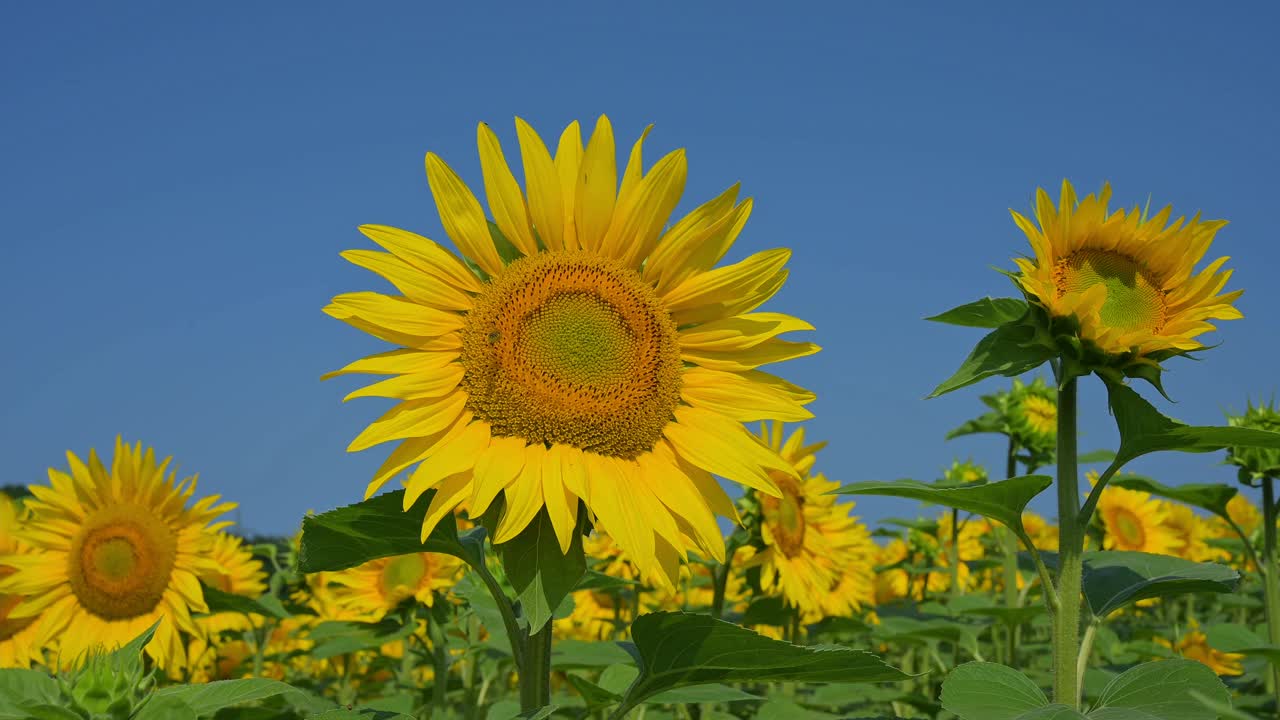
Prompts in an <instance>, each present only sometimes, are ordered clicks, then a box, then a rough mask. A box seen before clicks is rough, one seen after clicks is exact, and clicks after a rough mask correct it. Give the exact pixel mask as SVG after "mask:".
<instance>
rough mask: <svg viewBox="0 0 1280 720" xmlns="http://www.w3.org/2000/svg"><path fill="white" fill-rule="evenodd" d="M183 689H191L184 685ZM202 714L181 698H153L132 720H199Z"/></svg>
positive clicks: (158, 696)
mask: <svg viewBox="0 0 1280 720" xmlns="http://www.w3.org/2000/svg"><path fill="white" fill-rule="evenodd" d="M183 687H191V686H190V685H184V686H183ZM199 716H200V713H198V712H196V710H195V708H193V707H191V706H190V705H188V704H187V703H185V702H183V701H182V699H181V698H177V697H172V696H160V695H159V693H157V697H152V698H151V699H150V700H148V701H147V704H146V705H143V706H142V710H140V711H138V714H137V715H134V716H133V719H132V720H197V718H198V717H199Z"/></svg>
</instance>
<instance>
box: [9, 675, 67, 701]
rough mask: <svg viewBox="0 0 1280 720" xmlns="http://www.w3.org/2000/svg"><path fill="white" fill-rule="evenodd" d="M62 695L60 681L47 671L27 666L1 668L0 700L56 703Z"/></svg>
mask: <svg viewBox="0 0 1280 720" xmlns="http://www.w3.org/2000/svg"><path fill="white" fill-rule="evenodd" d="M60 696H61V693H60V692H59V690H58V681H57V680H54V679H53V677H51V676H50V675H49V674H48V673H46V672H42V671H39V670H27V669H25V668H4V669H0V700H7V701H9V702H11V703H13V704H15V705H29V704H33V703H54V702H57V701H58V698H59V697H60Z"/></svg>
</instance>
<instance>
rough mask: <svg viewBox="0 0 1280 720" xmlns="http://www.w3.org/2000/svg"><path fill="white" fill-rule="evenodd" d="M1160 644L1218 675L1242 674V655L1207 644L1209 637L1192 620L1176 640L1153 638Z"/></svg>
mask: <svg viewBox="0 0 1280 720" xmlns="http://www.w3.org/2000/svg"><path fill="white" fill-rule="evenodd" d="M1155 640H1156V642H1157V643H1158V644H1160V645H1163V646H1165V647H1167V648H1169V649H1170V650H1173V651H1174V652H1176V653H1178V654H1179V655H1181V656H1182V657H1184V658H1187V659H1188V660H1195V661H1197V662H1200V663H1203V664H1205V665H1207V666H1208V667H1209V669H1210V670H1212V671H1214V672H1215V673H1217V674H1219V675H1243V674H1244V666H1243V665H1242V662H1243V661H1244V656H1243V655H1241V654H1239V653H1229V652H1222V651H1221V650H1218V649H1216V648H1214V647H1213V646H1212V645H1210V644H1209V638H1208V637H1206V636H1205V634H1204V633H1203V632H1201V631H1200V625H1199V624H1198V623H1197V622H1196V621H1195V620H1192V621H1191V622H1190V627H1189V628H1188V630H1187V632H1186V633H1184V634H1183V635H1182V637H1181V638H1179V639H1178V642H1176V643H1172V642H1169V641H1168V640H1166V639H1164V638H1161V637H1158V638H1156V639H1155Z"/></svg>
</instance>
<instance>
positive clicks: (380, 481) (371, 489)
mask: <svg viewBox="0 0 1280 720" xmlns="http://www.w3.org/2000/svg"><path fill="white" fill-rule="evenodd" d="M472 418H473V415H472V414H471V411H470V410H464V411H463V413H462V415H460V416H459V417H458V419H457V420H455V421H454V422H453V424H452V425H450V426H449V427H448V428H447V429H445V430H443V431H441V432H438V433H435V434H433V435H430V436H426V437H420V438H409V439H408V440H405V441H404V442H402V443H400V445H398V446H397V447H396V449H395V450H392V451H391V454H390V455H388V456H387V459H386V460H385V461H383V463H382V466H381V467H379V468H378V471H377V472H375V473H374V474H373V479H372V480H370V481H369V485H368V487H367V488H366V489H365V492H364V499H365V500H368V499H369V498H371V497H373V494H374V493H376V492H378V490H379V489H381V488H382V486H383V485H385V484H386V483H387V481H388V480H390V479H391V478H392V477H394V476H395V474H396V473H398V472H400V471H401V470H404V469H405V468H407V467H409V466H410V465H412V464H414V463H416V462H421V461H423V460H426V459H427V458H429V457H431V456H432V455H434V454H435V453H436V452H438V451H439V450H440V449H441V448H445V447H448V446H449V445H450V444H451V443H452V442H453V441H454V440H455V439H457V437H458V436H459V435H461V434H462V432H463V431H464V430H466V429H467V428H468V427H470V426H471V420H472Z"/></svg>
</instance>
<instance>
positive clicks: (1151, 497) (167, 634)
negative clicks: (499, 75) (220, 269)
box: [0, 116, 1280, 720]
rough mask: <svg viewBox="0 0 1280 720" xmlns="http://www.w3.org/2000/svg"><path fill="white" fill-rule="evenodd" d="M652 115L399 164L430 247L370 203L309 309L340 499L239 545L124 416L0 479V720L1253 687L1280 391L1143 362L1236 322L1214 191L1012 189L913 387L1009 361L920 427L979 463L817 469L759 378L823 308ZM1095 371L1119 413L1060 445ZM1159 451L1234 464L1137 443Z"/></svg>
mask: <svg viewBox="0 0 1280 720" xmlns="http://www.w3.org/2000/svg"><path fill="white" fill-rule="evenodd" d="M588 130H589V131H588ZM647 133H648V130H646V131H645V133H644V134H642V135H641V136H640V137H639V138H638V139H636V140H634V142H633V143H632V144H630V145H629V146H628V145H626V144H625V143H623V144H622V148H621V150H622V151H623V152H620V148H619V144H620V143H619V142H618V141H615V138H614V134H613V127H612V125H611V123H610V120H609V119H608V118H607V117H604V116H601V117H600V118H599V119H598V120H597V121H596V122H595V124H594V127H590V128H584V127H583V126H580V125H579V124H578V123H576V122H575V123H573V124H570V125H569V126H568V127H567V128H565V129H564V130H563V131H562V132H561V133H560V134H559V136H558V138H556V139H555V142H554V143H551V142H548V141H547V140H544V137H543V136H540V135H539V133H538V132H537V131H535V130H534V128H533V127H531V126H530V125H529V124H527V123H526V122H524V121H523V120H520V119H518V118H517V119H516V122H515V141H516V142H515V145H514V146H513V145H511V144H510V143H508V145H507V147H506V148H505V150H504V147H503V145H502V142H501V141H500V140H499V138H498V135H497V134H496V133H495V132H494V131H493V130H492V129H490V127H489V126H488V125H485V124H481V125H479V127H478V129H477V142H478V148H479V169H480V172H481V174H482V177H483V188H475V189H473V188H471V187H468V185H467V184H466V183H465V182H464V181H463V180H462V179H461V178H460V176H459V175H458V174H457V173H456V172H455V171H454V169H453V168H451V167H450V165H449V164H447V163H446V161H445V160H444V159H443V158H441V157H439V156H437V155H436V154H434V153H428V154H427V156H426V179H427V182H428V184H429V186H430V190H431V195H432V197H433V198H434V201H435V205H436V210H437V211H438V213H439V217H440V220H441V223H442V225H443V227H444V229H445V231H446V233H447V235H448V238H447V239H448V240H449V241H451V243H452V246H453V247H452V248H450V247H446V245H445V244H444V243H439V242H436V241H434V240H431V239H428V238H426V237H422V236H420V235H417V234H415V233H412V232H409V231H407V230H402V229H398V228H395V227H389V226H383V225H366V226H363V227H361V228H360V232H361V233H363V235H364V236H365V237H366V238H367V239H368V240H369V241H370V242H371V243H372V245H373V246H376V248H377V249H374V248H372V247H362V248H359V249H352V250H348V251H346V252H344V253H343V258H344V259H345V260H347V261H348V262H350V263H352V264H354V265H356V266H358V267H359V268H363V269H365V270H368V271H370V272H371V273H373V274H374V275H376V276H378V278H377V279H371V282H373V283H376V284H377V286H378V287H379V288H380V289H377V290H364V289H356V290H353V291H352V292H348V293H343V294H340V295H338V296H336V297H334V298H332V299H331V300H330V301H329V303H328V304H327V305H326V306H324V308H323V310H324V312H325V313H326V314H327V315H329V316H331V317H332V318H334V319H336V320H340V321H342V322H343V323H345V324H347V325H350V326H352V327H353V328H355V329H356V330H358V331H360V332H363V333H367V334H368V335H371V336H373V337H375V338H377V339H379V340H381V341H383V342H384V343H385V346H386V349H385V351H384V352H380V353H378V354H374V355H370V356H367V357H361V358H353V359H352V361H351V362H350V364H348V365H346V366H345V367H342V368H339V369H337V370H334V371H333V372H332V373H330V374H329V375H327V376H326V379H327V378H331V377H339V376H347V375H366V376H374V378H373V381H372V382H371V383H370V384H367V385H365V386H363V387H360V388H359V389H356V390H354V391H352V392H350V393H349V394H347V395H346V397H345V398H344V399H345V400H352V399H357V398H365V397H374V398H384V399H391V400H393V401H394V403H395V404H394V405H392V406H391V407H390V409H389V410H387V411H386V412H385V413H384V414H382V415H381V416H379V417H376V418H372V419H371V421H370V422H369V424H368V425H367V427H366V428H365V429H364V430H363V431H362V432H360V433H359V434H358V435H357V436H356V437H355V438H354V439H352V440H351V442H350V445H349V446H348V447H347V448H346V450H347V451H350V452H358V451H363V450H366V449H369V448H373V447H375V446H381V447H383V448H384V450H386V451H388V452H389V454H388V455H386V460H385V461H384V462H383V463H382V465H381V467H380V468H379V469H378V470H377V471H376V473H375V474H374V475H373V476H372V477H371V478H367V479H366V483H367V484H366V486H365V490H364V493H363V497H360V496H358V495H353V496H352V497H351V501H352V502H351V504H349V505H347V506H344V507H339V508H336V509H331V510H328V511H325V512H318V513H314V514H311V515H308V516H307V517H305V518H298V519H297V520H298V522H297V525H296V527H297V532H296V533H294V534H292V535H290V536H288V537H244V536H242V535H239V534H237V532H236V528H235V527H233V526H232V525H231V523H230V522H229V520H228V511H230V510H231V509H232V508H233V507H235V500H236V498H223V497H220V496H219V495H218V494H216V493H212V492H210V491H209V490H208V485H207V484H200V485H199V486H198V485H197V482H196V478H195V477H179V473H178V472H177V471H176V470H175V469H174V465H173V462H172V461H171V459H170V458H168V457H162V454H161V452H159V451H157V450H154V449H152V448H151V447H149V446H148V445H146V444H145V442H143V439H138V438H120V439H118V440H117V441H116V444H115V447H114V448H112V449H110V450H109V451H106V452H99V451H96V450H91V449H87V448H83V449H82V448H76V449H72V450H71V451H69V452H68V453H67V455H66V457H65V458H64V459H60V460H59V459H53V458H51V459H50V463H49V464H51V465H52V466H53V467H51V468H50V469H49V472H48V479H47V481H40V482H32V483H30V484H24V485H11V486H7V487H6V488H5V494H4V495H0V665H2V666H3V668H4V669H2V670H0V720H10V719H12V720H20V719H25V718H38V719H40V720H64V719H65V720H77V719H79V720H98V719H108V718H109V719H111V720H126V719H130V720H169V719H173V720H195V719H196V718H216V719H217V720H232V719H246V720H248V719H253V720H266V719H268V718H279V719H280V720H291V719H297V720H301V719H303V718H323V719H325V720H357V719H365V718H367V719H370V720H374V719H377V720H410V719H412V718H451V719H458V720H463V719H465V720H512V719H514V718H523V719H525V720H537V719H543V718H556V719H563V720H588V719H591V720H620V719H622V718H634V719H637V720H638V719H639V718H646V719H647V720H660V719H667V718H671V719H676V718H682V719H686V720H730V719H732V718H759V719H760V720H768V719H774V720H786V719H790V718H795V719H797V720H809V719H813V720H819V719H824V718H864V719H866V720H885V719H889V718H900V719H908V718H930V719H935V720H949V719H952V718H958V719H959V720H1071V719H1073V718H1075V719H1080V718H1089V719H1091V720H1249V719H1251V718H1252V719H1260V718H1276V717H1280V558H1278V557H1277V527H1278V525H1280V504H1277V498H1276V483H1277V480H1278V479H1280V409H1277V407H1276V406H1275V405H1274V404H1272V403H1269V402H1259V401H1257V400H1250V399H1248V398H1241V399H1240V401H1241V402H1243V403H1244V410H1243V411H1240V412H1238V413H1235V414H1231V415H1229V416H1228V417H1227V419H1226V421H1225V423H1224V424H1223V425H1222V426H1217V427H1204V426H1193V425H1188V424H1184V423H1182V422H1179V421H1178V420H1175V419H1172V418H1170V417H1167V416H1165V415H1163V414H1161V413H1160V412H1159V411H1158V410H1157V409H1156V408H1155V407H1154V406H1153V405H1152V404H1151V402H1150V401H1149V400H1148V399H1146V398H1144V396H1143V393H1147V394H1152V393H1156V394H1160V395H1163V394H1164V393H1165V390H1166V388H1165V387H1164V377H1163V371H1164V370H1165V367H1166V363H1170V362H1178V361H1183V362H1185V359H1184V358H1185V357H1188V356H1195V357H1196V358H1197V359H1201V360H1203V361H1205V362H1212V361H1213V359H1212V352H1210V351H1211V349H1212V348H1211V346H1210V345H1207V344H1206V343H1205V339H1204V336H1205V334H1206V333H1209V332H1211V331H1213V330H1214V329H1215V326H1214V324H1213V323H1214V322H1216V321H1226V320H1235V319H1240V318H1241V317H1242V316H1241V313H1240V312H1239V311H1238V310H1237V309H1236V307H1235V304H1234V303H1235V301H1236V300H1237V298H1238V297H1239V296H1240V294H1241V291H1240V290H1239V289H1234V288H1231V287H1229V280H1230V277H1231V271H1230V270H1229V269H1227V267H1226V258H1218V259H1210V260H1208V261H1206V258H1212V256H1211V255H1209V254H1208V253H1209V250H1210V245H1211V243H1212V241H1213V240H1214V237H1215V235H1216V234H1217V233H1218V231H1219V230H1221V229H1222V228H1223V227H1224V225H1225V224H1226V223H1225V222H1224V221H1222V220H1216V219H1205V218H1202V217H1201V216H1200V215H1199V214H1196V215H1194V216H1191V217H1189V218H1188V217H1187V216H1186V215H1185V214H1175V211H1174V210H1173V209H1172V208H1171V207H1164V208H1162V209H1157V206H1155V205H1153V204H1151V203H1146V204H1145V205H1144V204H1142V203H1138V204H1136V205H1132V206H1129V205H1119V204H1116V205H1114V206H1113V203H1112V197H1111V192H1112V191H1111V188H1110V187H1109V186H1106V185H1104V186H1103V187H1102V188H1100V189H1099V190H1098V191H1096V192H1093V193H1090V194H1087V195H1084V196H1081V195H1079V194H1078V193H1077V191H1076V189H1075V188H1074V187H1073V186H1072V184H1071V183H1070V182H1066V181H1064V182H1063V183H1062V185H1061V187H1060V188H1058V189H1057V190H1056V192H1055V194H1054V195H1051V194H1050V193H1049V192H1048V191H1046V190H1044V189H1041V190H1039V191H1038V192H1037V193H1036V195H1035V201H1034V207H1032V208H1029V209H1028V210H1027V211H1026V212H1025V213H1024V212H1018V211H1015V212H1013V213H1012V220H1013V225H1012V227H1011V228H1010V229H1011V230H1012V231H1020V232H1021V234H1022V235H1023V236H1025V239H1026V241H1027V242H1029V250H1027V248H1026V247H1025V246H1023V245H1022V244H1021V243H1011V244H1010V247H1009V253H1010V254H1014V253H1019V252H1022V253H1024V254H1021V255H1019V256H1018V257H1017V258H1016V259H1015V260H1013V263H1012V266H1011V267H1007V268H1005V269H1003V270H1001V272H1003V273H1004V274H1005V275H1006V276H1007V277H1008V280H1009V281H1010V283H1011V288H1010V292H1009V296H1008V297H999V298H990V297H987V298H981V299H978V300H975V301H973V302H969V303H967V304H961V305H959V306H957V307H955V308H954V309H952V310H948V311H945V312H942V313H941V314H939V315H936V316H934V317H931V318H929V320H930V321H933V322H935V323H946V324H951V325H958V326H964V327H968V328H973V329H975V330H976V331H978V332H980V333H985V335H982V337H981V338H980V339H977V341H976V343H975V345H974V346H973V350H972V352H971V353H970V354H969V355H968V357H966V358H964V359H963V360H961V361H960V362H959V366H958V369H957V370H956V371H955V373H954V375H952V376H951V377H950V378H946V379H943V380H942V381H941V383H940V384H938V385H937V387H936V388H935V389H934V390H933V393H932V396H934V397H936V396H939V395H943V394H946V393H951V392H956V391H965V389H966V388H969V387H970V386H972V385H974V384H975V383H978V382H979V381H982V380H986V379H989V378H1001V379H1000V380H999V382H1000V383H1003V384H1002V385H1000V386H999V387H1000V389H999V390H998V391H996V392H993V393H990V394H987V395H983V396H981V397H977V396H975V397H974V399H973V419H972V420H970V421H968V422H966V423H964V424H963V425H961V426H959V427H956V428H955V429H954V430H953V431H952V432H951V433H950V434H949V435H948V436H946V437H937V438H932V439H931V441H934V442H937V443H939V444H941V443H945V442H946V441H948V440H951V439H953V438H956V437H960V436H969V435H984V436H987V437H988V441H989V442H991V443H995V444H997V446H998V447H999V448H1001V449H1003V450H1004V457H1005V460H1006V462H1005V465H1004V467H999V468H987V467H983V466H980V465H977V464H975V463H973V462H971V461H962V460H957V461H956V462H954V463H953V464H951V465H950V466H949V467H946V468H941V469H939V472H938V476H937V477H933V478H919V479H900V480H893V481H872V480H858V479H853V478H845V479H840V480H837V479H832V478H828V477H827V476H826V475H825V474H824V472H823V457H822V450H823V447H824V445H825V440H826V439H827V438H820V437H812V436H811V435H810V434H809V433H807V432H806V426H804V425H803V424H802V423H803V422H804V421H806V420H808V419H810V418H812V417H813V414H812V413H811V412H810V411H809V410H808V409H807V406H808V405H809V404H810V403H811V402H812V401H813V400H814V399H815V394H814V393H813V392H810V391H809V390H807V389H805V388H803V387H800V386H798V385H795V384H793V383H792V382H791V381H789V380H787V379H785V376H786V372H787V371H786V361H788V360H791V359H795V358H799V357H803V356H807V355H811V354H813V353H816V352H818V351H819V349H820V348H819V346H818V345H817V344H815V343H814V342H813V341H814V340H820V339H821V336H820V334H819V333H817V332H816V331H815V330H814V328H813V327H812V326H811V325H810V324H809V323H807V322H806V321H805V320H803V319H801V318H797V317H792V316H790V315H786V314H783V313H780V312H777V311H776V310H774V309H770V308H768V307H766V306H767V305H768V304H769V301H770V300H771V298H773V296H774V295H775V294H777V293H778V292H779V290H780V289H781V288H782V287H783V286H784V284H785V283H786V282H787V281H788V269H787V263H788V260H789V258H790V251H789V250H787V249H775V250H765V251H762V252H758V253H756V254H753V255H750V256H748V257H746V258H745V259H743V260H740V261H738V262H733V263H728V262H725V261H724V258H725V256H726V254H727V253H728V251H729V250H730V248H731V246H733V244H734V242H735V241H736V240H737V238H738V236H739V234H740V233H741V232H742V231H743V229H744V227H745V226H746V224H747V221H748V219H749V217H750V215H751V211H752V200H751V199H750V198H745V197H742V196H740V191H739V188H738V186H737V185H733V186H730V187H729V188H728V189H727V190H725V191H724V192H723V193H721V194H720V195H718V196H715V197H712V198H710V199H705V201H703V200H704V199H702V198H699V199H697V201H698V202H701V204H699V205H696V207H695V209H693V210H692V211H690V212H688V213H687V214H685V215H683V216H676V214H675V209H676V206H677V204H678V203H679V202H680V201H681V200H682V197H683V195H684V190H685V183H686V174H687V160H686V155H685V152H684V151H683V150H676V151H674V152H671V153H669V154H667V155H665V156H664V157H662V158H660V159H658V160H657V161H656V162H652V163H649V162H647V159H646V158H645V157H644V142H645V135H647ZM548 139H550V138H548ZM517 176H519V177H521V178H523V181H518V180H517ZM481 190H482V191H481ZM1055 195H1056V197H1055ZM1131 197H1133V198H1137V197H1139V196H1138V195H1133V196H1131ZM1012 234H1013V233H1011V235H1012ZM973 271H974V272H981V271H982V270H981V268H974V269H973ZM967 299H968V298H957V299H956V302H963V301H965V300H967ZM317 305H319V303H317ZM1275 320H1276V318H1274V317H1272V318H1268V319H1267V320H1266V322H1272V323H1274V322H1275ZM923 331H924V330H922V332H923ZM335 332H337V330H336V329H335ZM957 360H960V359H959V358H957ZM763 368H767V369H763ZM775 373H776V374H775ZM1260 380H1264V379H1260ZM1084 383H1091V384H1098V385H1097V386H1098V387H1099V388H1101V389H1104V390H1105V392H1106V395H1107V399H1108V403H1109V406H1110V410H1111V416H1112V418H1113V419H1114V422H1115V426H1116V430H1117V431H1118V436H1119V444H1118V446H1117V447H1112V448H1096V447H1087V448H1081V447H1080V438H1081V437H1082V435H1083V434H1084V433H1082V429H1081V428H1080V427H1079V422H1078V418H1079V411H1078V407H1077V405H1078V401H1077V398H1078V393H1079V386H1080V385H1081V384H1084ZM1140 391H1141V392H1140ZM335 401H336V398H335ZM353 412H355V411H353ZM925 441H930V439H925ZM976 441H979V439H971V440H970V442H976ZM331 450H332V451H333V452H335V453H336V452H340V451H341V448H331ZM1157 452H1184V453H1215V454H1217V455H1218V456H1219V457H1220V459H1221V460H1222V461H1223V462H1224V464H1226V465H1229V466H1230V468H1231V469H1229V470H1226V471H1224V477H1223V478H1216V479H1210V480H1208V481H1206V482H1203V483H1199V484H1177V485H1169V484H1165V483H1162V482H1161V481H1160V480H1159V479H1156V478H1151V477H1146V476H1143V475H1137V474H1133V473H1132V472H1127V471H1126V470H1125V467H1126V465H1127V464H1128V463H1130V462H1131V461H1133V460H1135V459H1137V458H1139V457H1143V456H1146V455H1148V454H1151V453H1157ZM211 482H213V483H216V480H213V481H211ZM1042 494H1045V495H1047V496H1049V497H1051V498H1056V513H1054V514H1052V515H1051V516H1047V517H1046V516H1042V515H1039V514H1036V513H1034V512H1031V511H1030V510H1028V505H1029V503H1030V502H1031V501H1032V500H1033V499H1034V498H1036V497H1038V496H1041V495H1042ZM867 495H872V496H889V497H896V498H905V499H908V500H913V501H918V502H919V503H920V505H919V508H920V509H919V513H918V514H917V515H916V516H915V517H913V518H904V519H892V518H889V519H882V520H880V521H879V522H877V523H874V524H871V523H868V522H865V521H864V520H863V519H861V518H860V517H859V516H858V515H856V514H855V503H856V501H857V498H858V497H859V496H867ZM1259 496H1260V498H1261V502H1260V503H1258V502H1257V501H1255V500H1253V499H1252V498H1255V497H1259Z"/></svg>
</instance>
